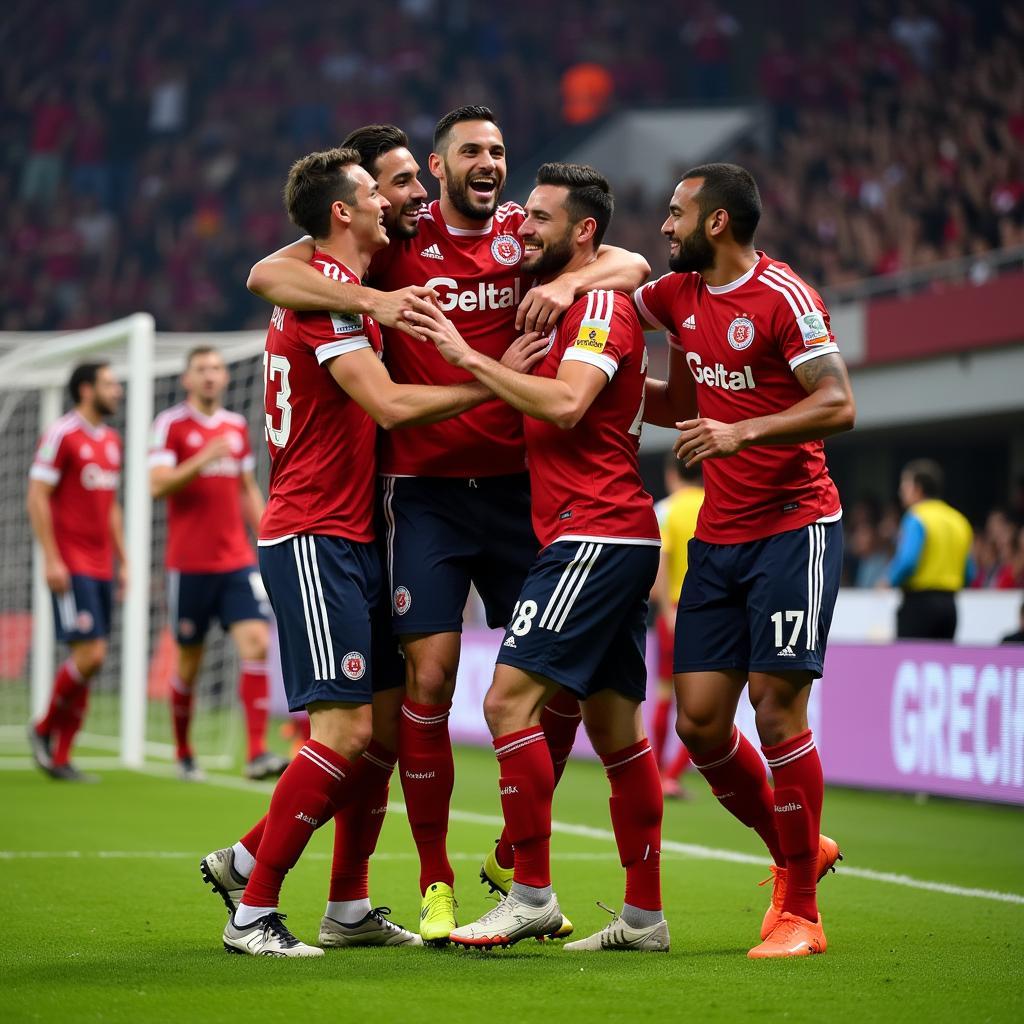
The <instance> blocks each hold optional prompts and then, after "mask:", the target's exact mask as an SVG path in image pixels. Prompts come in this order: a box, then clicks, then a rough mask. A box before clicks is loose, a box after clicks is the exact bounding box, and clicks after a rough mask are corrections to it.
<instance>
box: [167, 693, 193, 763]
mask: <svg viewBox="0 0 1024 1024" xmlns="http://www.w3.org/2000/svg"><path fill="white" fill-rule="evenodd" d="M192 705H193V698H192V687H190V686H186V685H185V684H184V683H183V682H182V681H181V680H180V679H179V678H178V677H177V676H174V678H172V679H171V721H172V723H173V725H174V745H175V747H176V750H175V757H177V759H178V760H179V761H180V760H181V759H182V758H184V757H191V756H192V747H191V745H190V744H189V742H188V730H189V726H190V725H191V724H192Z"/></svg>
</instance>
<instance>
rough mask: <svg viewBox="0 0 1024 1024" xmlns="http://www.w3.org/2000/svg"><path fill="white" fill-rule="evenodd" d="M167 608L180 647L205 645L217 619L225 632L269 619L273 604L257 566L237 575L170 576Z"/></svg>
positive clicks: (185, 574)
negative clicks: (240, 625)
mask: <svg viewBox="0 0 1024 1024" xmlns="http://www.w3.org/2000/svg"><path fill="white" fill-rule="evenodd" d="M167 608H168V618H169V619H170V622H171V629H172V630H174V636H175V639H176V640H177V641H178V643H179V644H184V645H189V644H201V643H202V642H203V640H204V639H205V637H206V634H207V632H208V631H209V629H210V623H211V622H212V621H213V620H214V619H217V620H218V621H219V622H220V624H221V628H222V629H224V630H228V629H230V628H231V627H232V626H233V625H234V624H235V623H236V622H245V621H246V620H248V619H266V618H267V617H268V615H269V614H270V603H269V600H268V598H267V591H266V588H265V587H264V586H263V580H262V578H261V577H260V571H259V569H257V568H256V566H255V565H252V566H249V567H248V568H246V569H236V570H235V571H234V572H178V571H177V570H175V569H171V570H169V571H168V573H167Z"/></svg>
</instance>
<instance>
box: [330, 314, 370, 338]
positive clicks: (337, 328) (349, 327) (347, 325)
mask: <svg viewBox="0 0 1024 1024" xmlns="http://www.w3.org/2000/svg"><path fill="white" fill-rule="evenodd" d="M331 323H332V324H334V333H335V334H354V333H355V332H356V331H359V332H362V330H363V318H362V316H361V315H360V314H358V313H357V314H356V315H355V316H351V315H350V314H348V313H332V314H331Z"/></svg>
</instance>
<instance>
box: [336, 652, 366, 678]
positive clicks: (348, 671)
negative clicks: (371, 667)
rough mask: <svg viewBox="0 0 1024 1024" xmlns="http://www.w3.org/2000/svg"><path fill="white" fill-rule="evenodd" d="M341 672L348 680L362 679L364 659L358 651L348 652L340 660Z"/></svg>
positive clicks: (364, 667)
mask: <svg viewBox="0 0 1024 1024" xmlns="http://www.w3.org/2000/svg"><path fill="white" fill-rule="evenodd" d="M341 671H342V672H344V673H345V675H346V676H347V677H348V678H349V679H353V680H355V679H362V678H363V676H364V675H366V659H365V658H364V657H363V656H362V655H361V654H360V653H359V652H358V651H349V652H348V654H346V655H345V657H344V658H342V659H341Z"/></svg>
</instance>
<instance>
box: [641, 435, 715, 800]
mask: <svg viewBox="0 0 1024 1024" xmlns="http://www.w3.org/2000/svg"><path fill="white" fill-rule="evenodd" d="M700 481H701V474H700V469H699V467H698V468H694V469H687V468H686V466H684V465H683V464H682V463H681V462H680V461H679V460H678V459H677V458H676V455H675V452H669V454H668V457H667V459H666V463H665V484H666V488H667V490H668V492H669V493H668V496H667V497H665V498H662V500H661V501H659V502H658V503H657V504H656V505H655V506H654V512H655V515H657V517H658V528H659V530H660V531H661V562H660V564H659V565H658V578H657V579H656V580H655V582H654V590H653V591H652V597H653V600H654V605H655V608H656V609H657V624H656V628H657V641H658V699H657V703H656V704H655V707H654V723H653V726H652V729H651V732H652V736H651V746H652V749H653V750H654V757H655V760H656V761H657V762H658V764H659V765H660V766H661V788H662V792H663V793H664V794H665V796H666V797H671V798H673V799H679V798H682V797H684V796H686V793H685V791H684V790H683V788H682V786H680V784H679V777H680V776H681V775H682V774H683V772H685V771H686V769H687V767H688V766H689V764H690V754H689V751H687V749H686V747H685V746H680V748H679V749H678V750H677V751H676V753H675V754H674V755H673V757H672V761H671V762H670V763H669V764H667V765H666V764H664V752H665V741H666V739H667V736H668V726H669V718H670V716H671V714H672V705H673V703H674V694H673V690H672V649H673V642H674V640H673V638H674V635H675V628H676V605H677V604H678V602H679V591H680V590H681V589H682V585H683V578H684V577H685V576H686V559H687V546H688V545H689V543H690V540H691V539H692V538H693V531H694V530H695V529H696V526H697V513H698V512H699V511H700V506H701V503H702V502H703V501H704V488H703V487H701V485H700Z"/></svg>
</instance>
